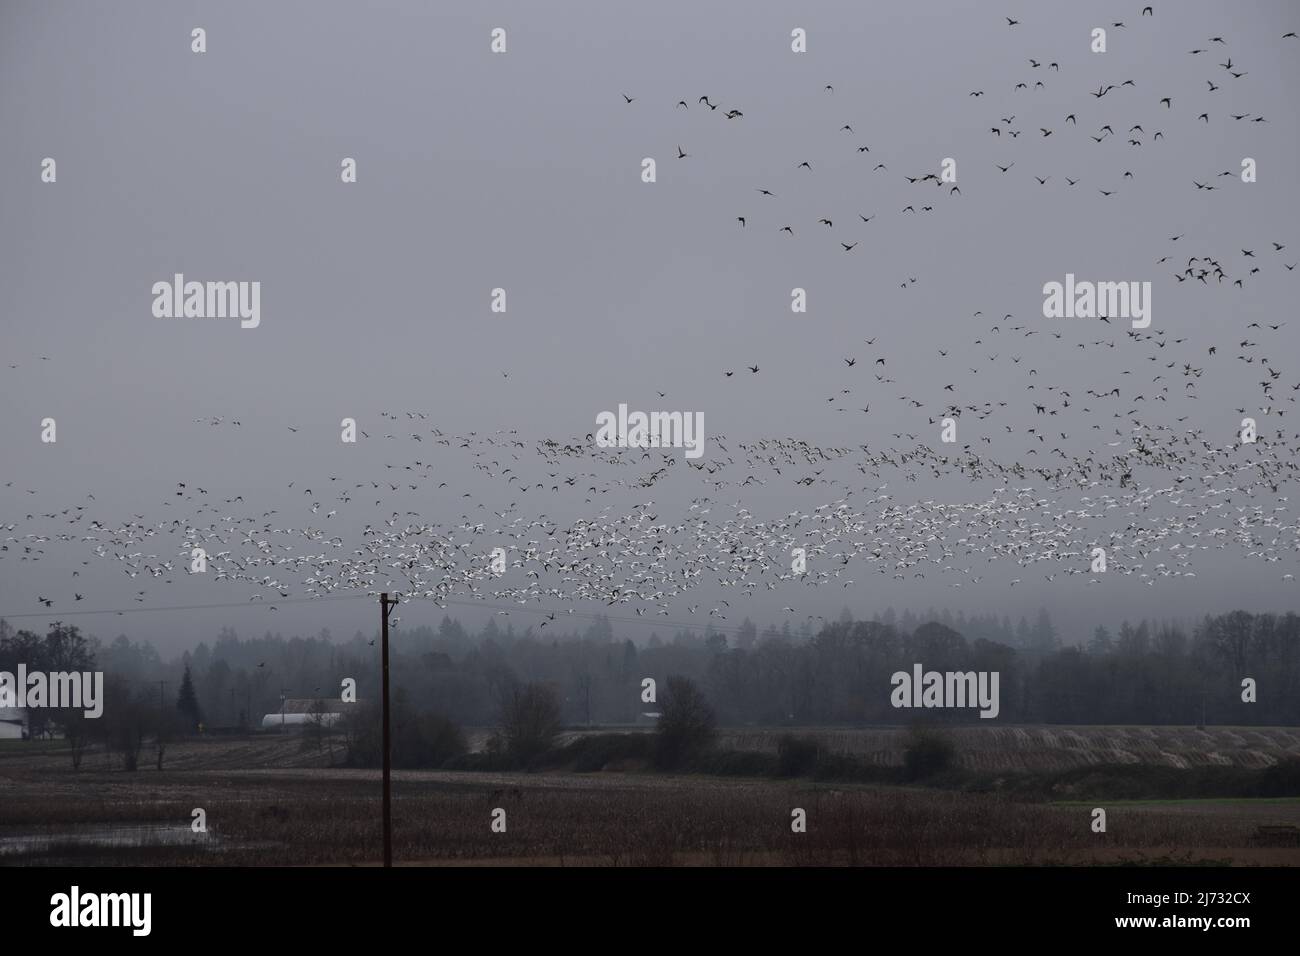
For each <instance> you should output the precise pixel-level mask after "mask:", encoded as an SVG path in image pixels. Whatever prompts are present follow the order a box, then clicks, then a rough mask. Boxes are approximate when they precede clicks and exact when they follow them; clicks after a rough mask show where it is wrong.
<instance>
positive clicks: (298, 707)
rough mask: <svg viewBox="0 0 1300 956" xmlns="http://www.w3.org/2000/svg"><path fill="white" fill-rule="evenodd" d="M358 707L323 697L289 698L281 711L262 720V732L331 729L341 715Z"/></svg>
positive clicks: (358, 704) (357, 704) (356, 704)
mask: <svg viewBox="0 0 1300 956" xmlns="http://www.w3.org/2000/svg"><path fill="white" fill-rule="evenodd" d="M358 706H360V702H358V703H355V704H345V703H343V701H341V700H337V699H334V698H323V697H289V698H286V699H285V701H284V705H283V708H282V710H277V711H275V712H274V713H271V714H267V715H266V716H265V717H263V718H262V729H263V730H289V731H292V730H304V729H306V728H308V727H312V726H321V727H333V726H334V725H335V724H337V723H338V722H339V720H341V719H342V717H343V715H344V714H346V713H348V712H349V711H350V710H352V709H355V708H356V707H358Z"/></svg>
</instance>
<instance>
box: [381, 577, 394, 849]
mask: <svg viewBox="0 0 1300 956" xmlns="http://www.w3.org/2000/svg"><path fill="white" fill-rule="evenodd" d="M396 606H397V598H395V597H394V598H392V599H390V598H389V597H388V592H387V591H385V592H383V593H382V594H380V595H379V608H380V612H381V614H380V616H381V624H380V632H379V633H380V646H381V651H380V655H381V668H382V670H383V708H384V866H385V867H391V866H392V865H393V750H392V737H391V736H390V727H389V721H388V613H389V611H391V610H392V609H393V608H395V607H396Z"/></svg>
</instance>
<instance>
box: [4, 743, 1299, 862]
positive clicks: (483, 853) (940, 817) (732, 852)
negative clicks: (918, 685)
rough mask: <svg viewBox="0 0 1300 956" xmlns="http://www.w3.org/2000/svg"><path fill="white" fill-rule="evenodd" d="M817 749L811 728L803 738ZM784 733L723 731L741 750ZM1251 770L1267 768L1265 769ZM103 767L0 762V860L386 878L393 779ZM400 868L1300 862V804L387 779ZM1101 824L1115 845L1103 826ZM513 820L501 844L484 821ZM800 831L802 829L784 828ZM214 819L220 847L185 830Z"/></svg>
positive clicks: (520, 779) (1271, 752)
mask: <svg viewBox="0 0 1300 956" xmlns="http://www.w3.org/2000/svg"><path fill="white" fill-rule="evenodd" d="M800 733H803V734H808V733H812V732H809V731H800ZM816 733H817V734H818V735H819V736H820V735H826V736H825V742H826V745H827V746H830V747H836V746H842V747H843V748H845V750H844V751H843V752H846V753H854V754H856V755H859V756H868V757H869V758H870V759H872V760H879V761H882V762H890V761H893V760H894V759H895V758H897V759H898V760H901V753H902V749H901V746H902V745H901V740H902V732H901V731H899V730H884V729H882V730H825V731H819V732H816ZM955 733H956V735H957V738H958V750H959V753H960V754H961V755H962V758H961V759H962V760H963V761H969V762H970V766H973V767H977V768H979V769H984V770H1000V769H1006V770H1014V769H1023V768H1030V769H1033V768H1036V767H1041V766H1053V767H1070V766H1080V765H1087V764H1096V763H1105V762H1111V763H1115V762H1121V759H1122V758H1121V757H1119V756H1116V755H1117V754H1128V755H1131V757H1132V759H1133V760H1136V761H1143V760H1151V761H1157V762H1164V763H1165V764H1166V765H1168V766H1174V767H1180V766H1184V765H1186V766H1193V765H1198V764H1214V763H1218V762H1221V761H1223V760H1227V761H1230V762H1231V763H1232V764H1234V765H1238V766H1252V765H1253V764H1252V761H1256V760H1260V759H1263V760H1265V761H1266V762H1271V760H1272V759H1276V757H1277V756H1278V755H1284V754H1287V753H1290V754H1295V753H1297V752H1298V751H1300V744H1298V743H1297V735H1296V734H1295V732H1293V731H1291V730H1287V729H1275V728H1265V729H1249V730H1247V729H1225V728H1216V729H1211V730H1209V731H1205V732H1203V731H1197V730H1195V729H1188V728H1125V727H1114V728H1061V727H1053V728H1030V727H1026V728H1016V727H1001V728H988V729H985V728H980V727H973V728H968V729H962V730H959V731H955ZM776 736H777V733H776V732H774V731H757V730H756V731H744V730H741V731H727V732H726V733H725V734H724V740H723V743H724V745H726V746H730V747H735V748H738V749H739V748H746V747H747V748H751V749H762V748H765V747H767V746H773V747H774V746H775V743H774V741H775V739H776ZM1257 755H1263V756H1262V757H1261V756H1257ZM149 758H150V754H148V753H147V752H146V753H145V754H144V755H142V761H141V770H140V771H139V772H137V773H133V774H129V773H124V772H122V771H121V770H120V769H117V767H116V766H115V765H114V764H113V763H112V762H111V761H110V760H109V759H108V757H107V756H106V755H104V754H100V753H91V754H88V755H87V756H86V759H85V762H84V764H83V766H82V769H81V771H80V772H77V773H74V772H73V770H72V768H71V765H70V761H69V759H68V756H67V755H66V753H64V752H62V751H61V750H60V749H59V746H58V745H57V744H49V745H42V744H22V745H16V744H12V743H8V744H6V745H4V746H0V793H3V800H0V863H4V864H9V865H13V864H41V863H63V864H79V863H84V864H101V865H102V864H121V865H141V864H177V865H257V866H261V865H373V864H375V863H376V862H377V861H378V860H379V858H380V856H381V842H380V840H381V835H380V823H379V821H380V775H379V773H378V772H377V771H372V770H350V769H341V768H335V767H328V766H325V765H324V764H325V763H326V758H325V757H324V756H323V755H320V754H317V753H316V752H314V751H311V752H305V751H303V750H302V749H301V745H300V742H299V741H298V740H297V739H296V738H292V737H289V738H280V737H275V736H257V737H249V738H231V739H208V740H194V741H189V742H185V743H177V744H174V745H172V746H171V747H170V748H169V750H168V754H167V761H166V769H165V770H163V771H162V772H158V771H156V770H154V769H153V766H152V763H151V762H150V759H149ZM393 789H394V807H393V817H394V855H395V859H396V860H397V861H398V862H399V863H401V864H411V865H553V866H564V865H570V866H571V865H601V866H625V865H632V866H647V865H649V866H669V865H705V866H709V865H723V866H740V865H877V866H936V865H1090V864H1182V865H1190V864H1205V865H1296V864H1300V845H1281V846H1279V845H1268V844H1269V843H1270V842H1275V841H1270V840H1267V839H1263V838H1261V836H1260V832H1259V830H1258V828H1259V827H1260V826H1261V825H1265V826H1267V825H1282V826H1287V825H1291V826H1294V825H1300V799H1279V800H1245V799H1237V800H1183V801H1137V802H1120V801H1115V802H1109V803H1108V802H1106V801H1099V802H1092V801H1089V802H1086V803H1082V802H1081V803H1077V804H1069V803H1060V802H1049V801H1041V800H1029V799H1023V798H1020V799H1017V798H1013V797H1011V796H1008V795H1005V794H1000V793H972V792H960V791H948V790H936V789H929V788H923V787H902V786H882V785H853V784H825V783H813V782H811V781H808V780H775V779H767V778H734V777H727V778H720V777H707V776H700V775H680V776H674V775H663V774H655V773H649V772H641V771H628V772H610V771H606V772H600V773H590V774H578V773H569V772H548V773H535V774H527V773H483V772H451V771H396V772H394V788H393ZM1093 806H1103V807H1105V808H1106V810H1107V817H1108V821H1107V822H1108V829H1107V832H1106V833H1104V834H1097V833H1093V832H1092V831H1091V828H1090V825H1089V824H1090V821H1091V809H1092V807H1093ZM497 807H500V808H503V809H504V810H505V811H506V820H507V832H505V833H493V832H492V831H491V828H490V822H491V811H492V810H493V809H494V808H497ZM796 807H798V808H802V809H804V810H805V811H806V813H807V820H808V826H807V832H806V833H801V834H797V833H793V832H791V827H790V820H791V811H792V810H793V809H794V808H796ZM195 808H203V810H204V811H205V812H206V817H207V824H208V831H209V832H208V833H207V834H206V835H199V834H193V833H192V832H190V830H189V823H190V820H191V812H192V811H193V810H194V809H195Z"/></svg>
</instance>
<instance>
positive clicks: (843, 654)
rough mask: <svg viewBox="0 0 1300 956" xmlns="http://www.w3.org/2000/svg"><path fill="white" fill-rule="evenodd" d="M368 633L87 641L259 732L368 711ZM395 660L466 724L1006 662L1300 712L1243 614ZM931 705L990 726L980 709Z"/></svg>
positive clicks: (1083, 717) (863, 707) (1290, 687)
mask: <svg viewBox="0 0 1300 956" xmlns="http://www.w3.org/2000/svg"><path fill="white" fill-rule="evenodd" d="M945 620H947V621H949V622H950V623H945ZM959 623H960V624H961V625H962V626H963V627H965V628H966V631H965V632H963V631H962V630H961V629H960V628H959V627H957V626H955V625H957V624H959ZM69 630H71V631H74V632H75V629H67V628H61V630H60V631H59V634H60V637H59V639H58V641H56V642H55V646H63V644H64V643H66V641H67V636H66V635H67V632H68V631H69ZM1008 632H1009V633H1010V637H1009V638H1007V634H1008ZM52 633H53V632H52ZM989 635H993V636H992V637H991V636H989ZM998 636H1000V637H1003V638H1007V639H1004V640H996V639H994V637H998ZM41 640H42V639H40V638H35V637H34V636H33V635H30V634H28V633H27V632H25V631H20V632H17V633H16V634H15V633H14V632H12V631H10V630H9V629H8V628H7V626H5V625H3V623H2V622H0V669H6V662H7V661H16V660H18V659H23V660H26V661H27V662H28V666H29V667H31V666H32V661H33V659H34V658H33V656H32V655H33V653H36V651H33V649H32V642H33V641H36V642H37V643H39V642H40V641H41ZM79 640H84V639H81V638H79ZM61 642H62V643H61ZM371 642H372V638H371V637H368V636H366V635H363V634H361V633H360V632H358V633H357V634H356V635H354V636H353V637H352V638H351V639H350V640H347V641H341V642H340V641H335V640H334V639H333V638H332V637H331V636H330V635H329V633H328V632H322V633H321V634H320V635H318V636H316V637H307V638H303V637H292V638H284V637H282V636H280V635H272V634H267V635H264V636H263V637H260V638H252V639H241V638H239V637H238V636H237V635H236V634H235V633H234V632H233V631H232V630H230V629H223V631H222V632H221V633H220V634H219V636H218V637H217V639H216V640H215V641H214V642H212V643H211V644H209V643H206V642H205V643H203V644H200V645H199V646H198V647H197V648H196V649H195V650H194V651H193V652H188V653H186V654H184V655H182V656H181V657H180V658H178V659H175V660H171V661H164V660H162V659H161V658H160V656H159V655H158V653H157V651H156V650H155V649H154V648H153V647H152V646H151V645H150V644H148V643H147V642H133V641H131V640H130V639H128V638H127V637H125V636H121V637H118V638H117V639H116V640H115V641H113V642H111V643H109V644H107V645H105V646H98V645H97V644H95V642H93V641H92V642H87V643H86V646H87V648H89V649H90V650H91V651H93V654H94V657H95V659H97V661H98V666H99V667H100V668H102V669H103V670H105V671H106V672H107V673H108V674H109V675H110V676H111V677H113V678H116V679H117V681H118V682H126V683H125V685H124V686H125V687H126V688H129V689H132V690H133V691H134V693H131V694H127V692H126V690H124V689H119V690H118V691H117V692H116V693H118V694H119V696H120V695H122V694H126V696H127V698H129V699H132V700H136V699H138V702H139V705H140V708H141V709H146V705H147V703H148V702H149V701H150V700H152V704H153V709H154V710H155V711H157V710H158V685H157V681H159V680H164V681H168V682H169V685H168V686H169V687H177V688H180V689H181V695H182V697H183V699H184V700H183V703H184V708H183V709H182V707H181V706H180V704H181V703H182V701H181V700H177V699H174V698H173V699H172V702H173V703H174V704H175V705H176V706H169V707H167V708H164V709H165V710H169V711H170V712H171V714H172V715H173V716H175V717H176V718H177V719H178V720H179V721H180V723H179V724H178V727H179V730H180V732H185V731H186V730H187V729H192V728H193V727H194V726H195V724H196V723H197V722H198V718H199V717H200V716H201V718H202V720H203V722H204V723H205V725H206V726H207V727H208V728H209V730H220V729H222V728H231V729H239V728H242V729H251V728H256V727H259V726H260V723H261V717H262V715H264V714H267V713H273V712H275V711H276V710H278V708H279V706H280V700H281V696H282V695H284V696H287V697H297V698H325V699H337V698H338V696H339V694H340V688H341V682H342V681H343V679H344V678H353V679H354V680H355V681H356V684H357V689H358V694H359V697H360V698H361V700H362V706H365V705H366V704H373V703H375V702H377V700H378V696H379V695H378V653H377V648H376V647H375V646H373V644H372V643H371ZM24 655H26V656H24ZM392 656H393V663H392V674H393V679H394V684H395V687H394V690H395V698H396V699H400V700H401V701H402V702H403V704H402V706H403V707H405V708H407V710H408V711H409V714H410V715H419V714H433V715H437V716H438V717H440V718H445V719H447V720H450V721H452V722H454V723H455V724H457V725H460V726H467V727H485V728H500V727H501V724H502V706H503V701H504V700H506V699H507V698H509V697H510V695H511V694H517V693H521V691H520V690H519V689H520V688H521V687H527V686H529V685H545V686H546V687H549V688H550V689H551V690H552V691H553V696H554V699H555V703H556V706H557V708H558V714H557V716H556V718H555V719H556V722H557V723H558V724H560V725H568V726H574V725H577V726H582V725H597V724H601V725H609V724H632V723H637V722H640V721H644V720H645V718H644V717H643V716H642V715H643V714H644V713H646V712H653V711H655V710H656V706H655V705H653V704H647V703H645V702H643V701H642V699H641V693H642V680H643V678H646V677H652V678H655V679H656V680H658V681H660V682H661V684H662V682H663V681H664V680H665V679H666V677H667V676H668V675H680V676H682V677H684V678H687V679H689V680H691V681H692V682H693V683H694V684H695V685H696V686H697V687H698V688H699V689H700V690H701V692H702V693H703V695H704V696H705V698H706V699H707V701H708V703H709V705H710V706H711V708H712V710H713V712H714V713H715V714H716V719H717V722H718V723H719V724H722V725H736V724H765V725H783V724H784V725H791V726H794V725H809V724H846V725H852V724H907V723H910V722H911V721H912V720H914V719H915V718H916V717H917V714H918V712H917V711H915V710H912V711H907V710H896V709H894V708H893V707H892V706H891V705H890V690H891V684H890V677H891V675H892V674H893V673H894V672H896V671H900V670H903V671H910V669H911V668H912V665H913V664H915V663H920V664H922V665H923V666H924V668H925V669H926V670H937V671H972V670H973V671H998V672H999V673H1000V675H1001V676H1000V696H1001V700H1000V714H999V717H998V721H999V722H1003V723H1017V722H1018V723H1062V724H1070V723H1083V724H1087V723H1095V724H1117V723H1118V724H1123V723H1141V724H1148V723H1149V724H1182V725H1191V724H1197V723H1200V722H1201V721H1202V720H1204V721H1205V722H1206V723H1209V724H1220V725H1222V724H1242V725H1252V724H1253V725H1268V724H1281V725H1288V724H1292V725H1293V724H1300V617H1297V615H1295V614H1294V613H1287V614H1282V615H1275V614H1252V613H1249V612H1246V611H1232V612H1229V613H1226V614H1220V615H1214V616H1207V617H1206V618H1204V619H1203V620H1201V621H1200V622H1198V623H1195V624H1192V625H1184V624H1179V623H1171V622H1155V621H1145V620H1144V621H1139V622H1138V623H1136V624H1130V623H1128V622H1125V623H1124V624H1122V625H1121V627H1120V628H1119V630H1118V631H1117V632H1115V633H1112V632H1111V631H1109V630H1108V629H1107V628H1105V627H1098V628H1096V631H1095V633H1094V635H1093V637H1092V639H1091V640H1090V641H1089V642H1088V643H1087V644H1086V645H1083V646H1073V645H1069V646H1062V645H1061V643H1060V641H1059V639H1058V638H1057V634H1056V630H1055V627H1054V626H1053V624H1052V621H1051V618H1050V617H1049V616H1048V614H1047V613H1046V612H1045V611H1044V612H1041V613H1040V614H1039V615H1038V617H1037V619H1036V621H1034V622H1033V623H1029V622H1027V621H1023V620H1022V621H1021V622H1020V624H1019V625H1015V626H1012V625H1011V624H1010V622H1009V621H1007V620H1006V619H1005V618H1003V619H999V618H997V617H995V616H988V617H983V618H980V617H975V618H962V617H960V616H958V617H957V618H952V617H948V618H946V619H945V618H944V616H943V615H935V614H924V615H914V614H911V613H909V612H905V613H904V614H903V615H901V616H899V615H895V614H893V612H892V611H891V612H886V613H885V614H883V615H880V616H878V617H877V618H875V619H873V620H869V621H862V620H854V619H853V618H852V616H851V615H850V614H848V613H847V612H845V613H844V614H842V615H841V616H840V618H839V620H837V621H835V622H831V623H826V624H824V625H822V626H821V627H820V628H819V629H816V630H814V629H813V628H812V627H807V626H806V627H803V628H800V629H791V628H790V627H788V626H786V627H783V628H780V629H778V628H775V627H768V628H766V629H765V630H762V631H760V630H759V629H758V627H757V626H756V625H754V624H753V623H752V622H749V621H745V622H744V624H742V625H741V626H740V627H739V628H737V629H736V630H734V631H732V632H730V633H721V632H719V631H703V632H691V631H685V630H683V631H679V632H677V633H675V634H672V635H669V636H668V637H667V638H660V637H658V636H652V637H651V638H650V639H649V640H648V641H646V642H643V643H640V644H637V643H634V642H633V641H631V640H628V639H626V638H624V639H620V638H619V637H618V636H617V635H616V633H615V628H614V625H613V624H611V622H610V621H609V620H608V619H606V618H603V617H599V618H597V619H596V620H595V621H594V622H593V623H592V624H591V625H590V626H589V627H587V628H586V629H585V630H569V631H567V632H563V633H560V632H558V629H557V632H556V633H550V632H549V631H548V630H542V629H541V628H537V629H533V628H529V629H528V630H525V631H523V632H516V631H515V630H514V629H513V627H511V626H506V627H505V628H502V627H501V626H500V625H498V624H497V622H496V620H495V619H490V620H489V621H488V623H487V624H486V625H485V626H484V627H483V628H481V629H480V630H478V631H477V632H476V633H471V632H470V631H468V630H467V629H466V628H465V627H464V626H463V625H462V624H461V623H460V622H459V621H456V620H454V619H452V618H450V617H444V618H443V620H442V622H441V623H440V624H439V626H438V627H437V628H431V627H420V628H413V629H410V630H408V629H406V628H402V629H400V630H397V631H395V632H394V635H393V646H392ZM186 668H188V669H189V672H190V674H191V675H192V679H191V680H190V681H189V683H188V684H186V682H185V672H186ZM7 669H12V668H7ZM1246 678H1250V679H1252V680H1253V681H1254V682H1255V685H1256V688H1257V691H1256V693H1257V702H1255V703H1244V702H1243V701H1242V681H1243V680H1244V679H1246ZM187 688H188V689H187ZM521 703H522V704H527V703H528V701H527V700H523V701H522V702H521ZM533 703H534V704H535V703H536V701H534V702H533ZM925 716H926V717H927V718H929V719H936V720H945V719H946V720H952V721H978V720H979V718H978V717H977V716H976V714H975V713H974V712H973V711H949V710H933V711H926V712H925ZM106 717H107V714H106ZM415 719H416V718H415V717H414V716H412V717H410V718H409V720H408V721H407V722H408V723H409V722H410V721H412V720H415ZM986 723H987V721H986ZM428 730H429V732H430V734H429V735H430V736H431V737H432V738H433V739H435V740H438V741H441V742H440V743H438V744H437V746H438V747H440V748H441V747H448V748H450V749H455V748H456V747H457V746H459V742H458V741H457V740H455V738H454V737H453V736H451V735H450V734H449V733H447V734H444V733H442V732H441V731H439V730H438V728H437V727H436V726H435V725H430V726H429V728H428ZM413 746H419V745H416V744H413ZM524 746H525V747H526V746H527V745H526V744H525V745H524Z"/></svg>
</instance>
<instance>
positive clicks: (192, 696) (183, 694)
mask: <svg viewBox="0 0 1300 956" xmlns="http://www.w3.org/2000/svg"><path fill="white" fill-rule="evenodd" d="M176 709H177V710H178V711H180V713H181V716H182V717H183V718H184V719H185V729H186V730H187V731H188V732H189V733H194V732H195V731H197V730H198V729H199V723H200V721H202V720H203V715H202V714H201V713H200V712H199V697H198V695H197V694H196V693H194V678H193V677H191V676H190V665H188V664H186V665H185V676H184V677H182V678H181V689H180V693H178V694H177V695H176Z"/></svg>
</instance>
